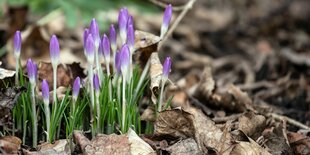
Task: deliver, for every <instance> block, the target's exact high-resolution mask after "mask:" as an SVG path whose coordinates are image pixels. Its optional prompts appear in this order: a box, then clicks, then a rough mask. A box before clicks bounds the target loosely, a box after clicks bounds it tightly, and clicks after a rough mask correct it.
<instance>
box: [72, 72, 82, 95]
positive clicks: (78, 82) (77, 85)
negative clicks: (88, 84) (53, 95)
mask: <svg viewBox="0 0 310 155" xmlns="http://www.w3.org/2000/svg"><path fill="white" fill-rule="evenodd" d="M80 86H81V80H80V77H76V78H75V80H74V83H73V90H72V97H73V99H74V100H76V99H77V97H78V95H79V92H80Z"/></svg>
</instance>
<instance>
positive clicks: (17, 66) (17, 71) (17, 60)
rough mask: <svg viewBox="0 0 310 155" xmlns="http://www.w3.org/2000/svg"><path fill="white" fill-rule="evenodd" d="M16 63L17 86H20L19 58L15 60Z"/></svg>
mask: <svg viewBox="0 0 310 155" xmlns="http://www.w3.org/2000/svg"><path fill="white" fill-rule="evenodd" d="M15 60H16V62H15V85H17V86H18V85H19V74H18V73H19V63H18V62H19V58H17V57H16V58H15Z"/></svg>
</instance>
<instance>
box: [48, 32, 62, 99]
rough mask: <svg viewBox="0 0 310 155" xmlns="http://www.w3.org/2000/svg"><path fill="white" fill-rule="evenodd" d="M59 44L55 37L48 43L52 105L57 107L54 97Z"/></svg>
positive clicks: (55, 97)
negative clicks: (50, 63) (51, 78)
mask: <svg viewBox="0 0 310 155" xmlns="http://www.w3.org/2000/svg"><path fill="white" fill-rule="evenodd" d="M59 52H60V50H59V42H58V39H57V37H56V36H55V35H53V36H52V38H51V41H50V56H51V62H52V66H53V100H54V103H55V104H56V105H57V96H56V89H57V66H58V64H59V57H60V56H59Z"/></svg>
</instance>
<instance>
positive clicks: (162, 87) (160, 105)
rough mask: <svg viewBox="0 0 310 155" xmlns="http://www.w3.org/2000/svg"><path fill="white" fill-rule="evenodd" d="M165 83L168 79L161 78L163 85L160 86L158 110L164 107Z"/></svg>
mask: <svg viewBox="0 0 310 155" xmlns="http://www.w3.org/2000/svg"><path fill="white" fill-rule="evenodd" d="M165 83H166V80H165V79H162V80H161V87H160V96H159V102H158V112H161V107H162V104H163V101H162V100H163V95H164V87H165Z"/></svg>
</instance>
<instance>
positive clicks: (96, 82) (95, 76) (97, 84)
mask: <svg viewBox="0 0 310 155" xmlns="http://www.w3.org/2000/svg"><path fill="white" fill-rule="evenodd" d="M93 81H94V88H95V91H96V92H99V91H100V82H99V77H98V74H94V77H93Z"/></svg>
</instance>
